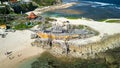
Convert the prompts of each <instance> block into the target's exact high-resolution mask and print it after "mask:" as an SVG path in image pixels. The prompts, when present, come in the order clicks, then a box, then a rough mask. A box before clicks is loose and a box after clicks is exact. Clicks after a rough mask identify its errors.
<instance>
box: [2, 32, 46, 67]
mask: <svg viewBox="0 0 120 68" xmlns="http://www.w3.org/2000/svg"><path fill="white" fill-rule="evenodd" d="M31 33H32V32H31V31H29V30H24V31H16V32H14V33H8V35H7V36H6V38H0V68H17V67H16V64H18V63H20V62H22V61H23V60H25V59H27V58H29V57H32V56H35V55H38V54H40V53H42V52H43V51H44V50H43V49H41V48H37V47H32V46H31V42H32V41H33V40H32V39H30V35H31ZM9 51H12V54H11V55H10V56H9V57H8V56H7V55H5V53H6V52H9ZM10 57H13V58H12V59H10Z"/></svg>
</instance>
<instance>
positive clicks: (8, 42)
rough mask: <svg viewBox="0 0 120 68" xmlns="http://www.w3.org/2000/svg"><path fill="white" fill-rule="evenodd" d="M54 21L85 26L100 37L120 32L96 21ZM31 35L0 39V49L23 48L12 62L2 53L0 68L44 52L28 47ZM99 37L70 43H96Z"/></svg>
mask: <svg viewBox="0 0 120 68" xmlns="http://www.w3.org/2000/svg"><path fill="white" fill-rule="evenodd" d="M55 19H57V20H58V21H60V22H63V21H70V24H74V25H80V24H82V25H87V26H89V27H91V28H93V29H95V30H97V31H98V32H100V35H102V34H104V33H107V34H108V35H114V34H115V33H120V31H119V30H120V27H119V26H120V24H117V23H101V22H96V21H87V20H81V19H76V20H71V19H66V18H55ZM106 26H107V27H106ZM113 27H116V28H114V29H113ZM103 29H104V30H103ZM31 33H32V32H31V31H28V30H24V31H17V32H15V33H9V34H8V35H7V37H6V38H4V39H1V38H0V43H1V44H3V45H2V46H1V49H2V48H4V46H6V48H7V49H9V47H11V49H16V47H18V48H19V47H22V46H23V48H21V49H20V50H19V49H18V50H17V49H16V51H15V52H14V53H13V55H12V56H14V59H12V60H10V59H9V58H7V57H6V56H5V55H4V53H5V51H4V52H3V55H2V56H1V55H0V57H4V58H3V59H0V68H10V67H11V68H17V67H16V66H17V64H19V63H21V62H22V61H24V60H26V59H28V58H30V57H33V56H36V55H40V54H41V53H42V52H44V51H45V50H44V49H42V48H38V47H32V46H31V45H30V43H31V42H32V41H33V40H31V39H30V35H31ZM100 35H99V36H97V37H94V38H90V39H83V42H81V39H77V40H72V42H73V43H76V42H77V43H78V42H79V43H78V44H80V43H86V42H88V41H90V42H97V41H98V40H100ZM26 42H27V43H26ZM106 44H107V43H106ZM13 45H14V46H13ZM15 46H16V47H15ZM89 47H90V46H88V47H87V46H85V47H84V49H81V50H83V51H84V52H82V53H85V52H86V50H87V49H88V50H87V52H88V51H89ZM97 47H98V46H96V47H95V50H97ZM106 47H107V48H108V46H106ZM106 47H105V48H103V47H101V48H100V49H99V48H98V49H99V51H100V50H101V49H102V48H103V49H104V50H106ZM110 48H114V47H113V46H111V47H110ZM11 49H9V50H11ZM3 50H4V49H3ZM9 50H8V51H9ZM59 50H60V49H56V51H58V52H59ZM93 51H94V50H93ZM60 52H61V51H60ZM76 53H77V54H76ZM76 53H74V54H73V55H74V56H76V57H80V55H81V54H80V55H79V56H77V55H78V52H76ZM18 54H22V55H21V56H20V57H18ZM58 56H59V55H58ZM85 58H86V57H85ZM6 64H7V65H6ZM15 65H16V66H15Z"/></svg>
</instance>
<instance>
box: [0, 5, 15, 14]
mask: <svg viewBox="0 0 120 68" xmlns="http://www.w3.org/2000/svg"><path fill="white" fill-rule="evenodd" d="M1 6H5V7H2V8H0V14H9V13H10V12H13V11H11V10H10V7H9V6H7V5H1Z"/></svg>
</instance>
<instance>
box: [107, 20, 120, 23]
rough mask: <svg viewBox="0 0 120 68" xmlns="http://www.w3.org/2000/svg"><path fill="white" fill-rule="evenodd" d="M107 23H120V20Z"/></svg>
mask: <svg viewBox="0 0 120 68" xmlns="http://www.w3.org/2000/svg"><path fill="white" fill-rule="evenodd" d="M106 22H109V23H120V20H108V21H106Z"/></svg>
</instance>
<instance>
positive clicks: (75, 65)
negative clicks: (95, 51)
mask: <svg viewBox="0 0 120 68" xmlns="http://www.w3.org/2000/svg"><path fill="white" fill-rule="evenodd" d="M32 68H108V67H107V64H106V63H105V61H104V60H103V59H90V60H85V59H79V58H72V57H71V58H70V57H61V58H57V57H55V56H53V55H52V54H50V53H49V52H44V53H43V54H41V56H40V57H39V58H38V60H37V61H35V62H33V63H32Z"/></svg>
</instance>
